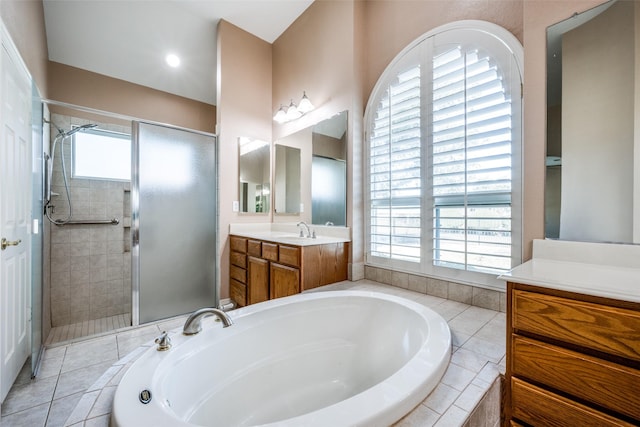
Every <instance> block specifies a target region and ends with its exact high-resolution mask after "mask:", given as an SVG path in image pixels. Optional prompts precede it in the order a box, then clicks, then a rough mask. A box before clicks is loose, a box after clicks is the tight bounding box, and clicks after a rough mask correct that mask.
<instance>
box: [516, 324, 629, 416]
mask: <svg viewBox="0 0 640 427" xmlns="http://www.w3.org/2000/svg"><path fill="white" fill-rule="evenodd" d="M512 354H513V364H512V366H513V375H515V376H522V377H526V378H528V379H530V380H532V381H535V382H536V383H542V384H545V385H548V386H550V387H552V388H554V389H556V390H560V391H563V392H566V393H569V394H571V395H573V396H576V397H579V398H581V399H584V400H586V401H589V402H592V403H595V404H597V405H600V406H602V407H605V408H609V409H611V410H613V411H616V412H619V413H621V414H624V415H628V416H630V417H633V418H635V419H638V420H640V371H637V370H635V369H632V368H628V367H626V366H621V365H618V364H615V363H611V362H607V361H604V360H601V359H598V358H595V357H591V356H587V355H584V354H581V353H577V352H575V351H571V350H567V349H564V348H561V347H557V346H554V345H551V344H547V343H543V342H540V341H536V340H532V339H529V338H525V337H521V336H517V335H516V336H514V337H513V352H512Z"/></svg>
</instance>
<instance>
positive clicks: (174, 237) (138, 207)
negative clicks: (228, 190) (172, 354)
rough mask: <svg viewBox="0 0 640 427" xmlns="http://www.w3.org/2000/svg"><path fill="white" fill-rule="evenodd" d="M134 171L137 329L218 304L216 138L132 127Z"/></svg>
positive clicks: (146, 125)
mask: <svg viewBox="0 0 640 427" xmlns="http://www.w3.org/2000/svg"><path fill="white" fill-rule="evenodd" d="M132 166H133V168H132V175H133V176H132V188H131V201H132V224H131V225H132V235H133V242H132V252H133V262H132V272H133V278H132V279H133V301H132V302H133V304H132V305H133V307H132V309H133V319H132V320H133V324H134V325H136V324H142V323H148V322H152V321H155V320H159V319H165V318H168V317H172V316H177V315H181V314H185V313H189V312H192V311H194V310H196V309H198V308H201V307H212V306H214V307H215V306H217V303H218V296H217V287H216V240H217V235H216V233H217V225H216V199H217V194H216V140H215V136H213V135H209V134H202V133H197V132H192V131H186V130H183V129H177V128H173V127H168V126H162V125H157V124H150V123H144V122H133V156H132ZM136 302H137V304H136ZM136 306H137V307H138V310H136ZM136 311H137V313H136Z"/></svg>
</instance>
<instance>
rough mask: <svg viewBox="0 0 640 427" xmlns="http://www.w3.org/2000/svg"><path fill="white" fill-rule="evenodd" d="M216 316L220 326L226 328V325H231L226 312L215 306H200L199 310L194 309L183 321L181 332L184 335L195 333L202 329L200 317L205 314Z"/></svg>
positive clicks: (203, 316)
mask: <svg viewBox="0 0 640 427" xmlns="http://www.w3.org/2000/svg"><path fill="white" fill-rule="evenodd" d="M211 315H214V316H217V317H218V319H220V320H221V321H222V327H223V328H226V327H228V326H231V325H233V320H231V318H230V317H229V315H228V314H227V313H225V312H224V311H222V310H218V309H217V308H209V307H206V308H201V309H200V310H196V311H194V312H193V313H191V315H189V317H188V318H187V321H186V322H184V327H183V328H182V333H183V334H184V335H195V334H197V333H198V332H200V331H201V330H202V325H201V324H200V322H202V319H203V318H205V317H207V316H211Z"/></svg>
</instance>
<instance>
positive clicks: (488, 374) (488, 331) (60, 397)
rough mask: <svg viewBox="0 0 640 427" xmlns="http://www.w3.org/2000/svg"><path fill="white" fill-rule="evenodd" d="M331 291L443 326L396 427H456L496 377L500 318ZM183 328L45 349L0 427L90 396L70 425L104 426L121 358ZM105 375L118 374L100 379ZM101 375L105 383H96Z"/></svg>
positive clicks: (42, 419) (409, 294)
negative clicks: (425, 314) (435, 367)
mask: <svg viewBox="0 0 640 427" xmlns="http://www.w3.org/2000/svg"><path fill="white" fill-rule="evenodd" d="M335 289H365V290H375V291H381V292H387V293H391V294H394V295H399V296H402V297H406V298H409V299H412V300H415V301H418V302H420V303H422V304H424V305H426V306H428V307H430V308H432V309H433V310H434V311H436V312H438V313H439V314H440V315H441V316H442V317H444V318H445V319H446V320H447V322H448V323H449V326H450V328H451V333H452V341H453V352H452V358H451V363H450V366H449V369H448V370H447V372H446V373H445V375H444V376H443V378H442V381H441V383H440V384H439V385H438V386H437V387H436V389H435V390H434V391H433V392H432V393H431V395H429V397H427V399H425V400H424V401H423V402H422V403H421V404H420V405H419V406H418V407H417V408H416V409H414V411H412V412H411V413H410V414H409V415H407V416H406V417H405V418H403V419H402V420H400V421H399V422H398V423H397V424H396V426H400V427H408V426H438V427H440V426H442V427H450V426H461V425H463V424H464V423H465V421H466V420H467V418H468V417H469V415H470V414H471V412H472V411H473V409H474V408H475V407H476V405H477V404H478V402H479V401H480V399H481V398H482V397H483V395H484V392H485V391H486V390H488V389H489V387H490V386H491V384H492V383H493V382H494V380H495V378H496V377H497V375H498V374H499V373H504V366H505V358H504V356H505V339H504V334H505V313H501V312H496V311H492V310H487V309H483V308H478V307H474V306H469V305H467V304H463V303H459V302H455V301H450V300H446V299H443V298H438V297H435V296H430V295H425V294H421V293H417V292H413V291H409V290H405V289H402V288H396V287H392V286H388V285H382V284H378V283H375V282H371V281H368V280H363V281H359V282H342V283H339V284H336V285H331V286H328V287H324V288H322V290H335ZM183 323H184V317H181V318H176V319H171V320H168V321H163V322H158V323H156V324H152V325H145V326H143V327H138V328H134V329H131V330H126V331H117V332H114V333H112V334H109V335H105V336H101V337H98V338H91V339H87V340H85V341H81V342H75V343H71V344H69V343H64V344H61V345H57V346H51V347H47V349H46V350H45V353H44V356H43V361H42V365H41V368H40V374H39V375H38V377H37V378H36V379H34V380H31V379H30V378H29V370H28V369H23V372H22V373H21V374H20V376H19V377H18V380H17V381H16V383H15V384H14V386H13V387H12V389H11V391H10V392H9V395H8V396H7V398H6V399H5V402H4V403H3V404H2V408H1V414H2V415H1V418H0V426H2V427H22V426H25V427H26V426H28V427H54V426H64V425H65V424H67V420H69V421H72V420H71V419H70V418H69V417H70V415H72V413H74V409H76V407H77V406H78V407H79V406H81V405H78V403H79V402H80V401H81V399H84V400H83V402H85V401H86V400H87V399H86V397H87V396H89V397H90V396H95V398H94V399H93V400H91V406H90V407H88V408H87V410H86V416H85V418H84V419H82V420H73V425H74V427H75V426H85V427H88V426H94V427H97V426H103V427H107V426H108V421H109V413H110V405H111V396H112V392H113V391H114V390H115V386H116V385H117V382H118V381H119V379H120V377H121V375H122V373H123V372H124V370H125V369H120V368H121V367H122V366H124V364H125V363H128V362H129V361H130V360H128V359H131V356H130V357H129V358H127V359H123V358H124V357H125V356H126V355H128V354H129V353H131V352H132V351H133V350H135V349H137V348H139V347H140V346H141V345H143V344H146V345H150V341H151V340H153V339H154V338H155V337H156V336H158V335H159V333H160V332H161V331H163V330H171V329H173V328H177V327H180V326H182V324H183ZM136 353H139V351H138V352H136ZM136 353H133V354H132V356H136ZM119 361H120V362H119ZM110 368H112V369H110ZM109 372H118V373H117V374H114V375H113V376H108V375H107V374H108V373H109ZM106 376H108V379H107V380H104V381H98V380H99V379H100V380H102V379H103V378H105V377H106ZM96 384H98V385H99V387H97V385H96ZM88 389H90V390H88ZM109 393H111V394H109ZM100 395H102V398H99V396H100ZM75 412H77V411H75ZM72 418H73V417H72ZM76 421H78V422H77V423H76Z"/></svg>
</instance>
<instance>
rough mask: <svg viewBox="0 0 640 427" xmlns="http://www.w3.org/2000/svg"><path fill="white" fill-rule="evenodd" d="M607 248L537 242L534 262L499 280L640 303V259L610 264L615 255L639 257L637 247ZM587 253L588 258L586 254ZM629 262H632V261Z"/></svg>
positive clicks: (594, 245) (595, 245)
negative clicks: (626, 254)
mask: <svg viewBox="0 0 640 427" xmlns="http://www.w3.org/2000/svg"><path fill="white" fill-rule="evenodd" d="M611 246H612V247H611V248H609V247H606V245H599V244H590V243H575V242H573V243H571V244H567V243H564V242H559V243H554V242H549V241H544V242H542V241H541V242H539V243H538V244H536V242H534V253H533V259H531V260H530V261H527V262H525V263H524V264H522V265H519V266H518V267H515V268H514V269H512V270H511V271H510V272H508V273H505V274H503V275H501V276H500V277H499V278H500V279H503V280H505V281H510V282H517V283H524V284H529V285H535V286H541V287H545V288H551V289H558V290H562V291H567V292H576V293H581V294H586V295H592V296H597V297H604V298H613V299H618V300H623V301H631V302H638V303H640V257H638V258H636V257H635V256H634V258H635V262H628V261H627V260H625V259H624V258H625V256H624V255H625V254H624V253H617V255H619V256H620V257H619V258H618V259H619V260H624V262H618V264H619V265H615V263H614V262H610V263H609V262H608V263H599V262H597V261H596V259H599V260H603V259H605V260H609V259H611V257H612V254H611V253H610V252H611V251H616V252H620V251H623V252H630V253H631V255H637V251H638V249H639V248H638V247H637V246H628V245H627V247H616V248H614V247H613V245H611ZM585 250H586V251H587V252H588V254H587V255H585V254H584V253H581V252H582V251H585ZM627 259H630V257H628V258H627Z"/></svg>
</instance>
